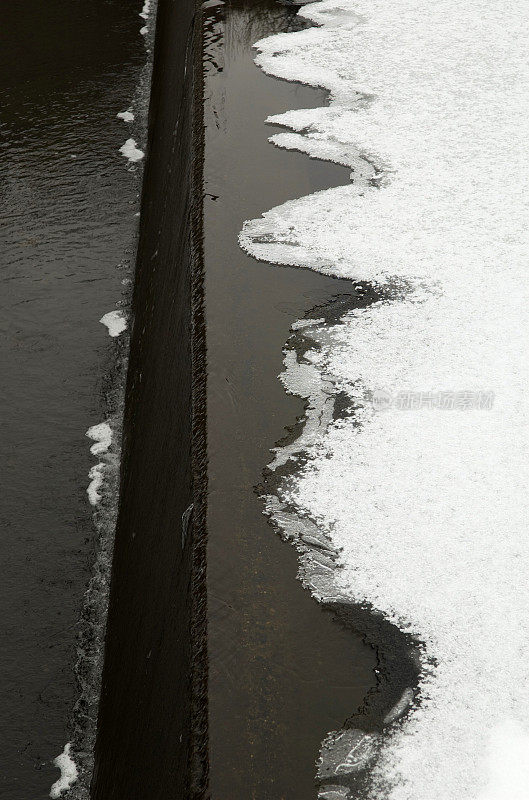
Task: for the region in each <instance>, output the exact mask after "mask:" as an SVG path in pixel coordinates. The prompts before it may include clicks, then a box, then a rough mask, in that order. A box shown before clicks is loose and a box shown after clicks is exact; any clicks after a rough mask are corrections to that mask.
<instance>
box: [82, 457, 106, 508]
mask: <svg viewBox="0 0 529 800" xmlns="http://www.w3.org/2000/svg"><path fill="white" fill-rule="evenodd" d="M104 469H105V464H104V463H103V462H101V463H99V464H95V465H94V466H93V467H92V468H91V470H90V472H89V473H88V477H89V478H90V483H89V484H88V488H87V490H86V493H87V495H88V500H89V502H90V505H92V506H96V505H97V504H98V503H99V501H100V500H101V495H100V493H99V490H100V488H101V486H102V485H103V470H104Z"/></svg>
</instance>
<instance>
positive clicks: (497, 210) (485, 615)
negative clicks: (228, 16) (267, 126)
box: [241, 0, 529, 800]
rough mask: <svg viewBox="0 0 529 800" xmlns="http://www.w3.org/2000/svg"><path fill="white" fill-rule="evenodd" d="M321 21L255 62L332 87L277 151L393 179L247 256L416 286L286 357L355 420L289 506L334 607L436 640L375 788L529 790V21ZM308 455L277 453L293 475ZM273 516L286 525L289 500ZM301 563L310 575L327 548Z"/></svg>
mask: <svg viewBox="0 0 529 800" xmlns="http://www.w3.org/2000/svg"><path fill="white" fill-rule="evenodd" d="M301 13H302V14H303V16H306V17H308V18H309V19H311V20H312V21H314V22H315V23H317V24H318V25H319V26H320V27H314V28H310V29H307V30H303V31H300V32H296V33H289V34H279V35H277V36H273V37H270V38H268V39H265V40H262V41H261V42H259V43H258V44H257V48H258V50H259V55H258V57H257V59H256V61H257V63H258V64H259V66H261V67H262V68H263V69H264V70H265V71H266V72H269V73H270V74H272V75H276V76H277V77H281V78H284V79H287V80H297V81H302V82H304V83H310V84H312V85H318V86H323V87H325V88H327V89H328V90H329V91H330V104H329V106H328V107H325V108H320V109H309V110H299V111H292V112H288V113H286V114H283V115H280V116H276V117H273V118H271V121H273V122H275V123H278V124H281V125H284V126H285V127H287V128H290V129H291V131H292V132H290V133H284V134H279V135H276V136H274V137H272V141H273V142H274V144H276V145H278V146H282V147H286V148H290V149H297V150H300V151H302V152H306V153H307V154H309V155H311V156H312V157H317V158H328V159H330V160H334V161H337V162H339V163H344V164H347V165H350V166H351V167H352V168H353V167H354V164H355V163H357V161H358V153H360V154H362V155H364V156H365V157H366V158H368V159H369V160H370V161H371V162H372V163H374V164H375V165H376V167H377V170H378V173H379V180H378V181H377V182H376V184H374V185H371V186H368V187H365V186H358V185H355V184H352V185H350V186H344V187H341V188H338V189H330V190H328V191H323V192H319V193H318V194H316V195H312V196H309V197H307V198H301V199H299V200H295V201H292V202H290V203H286V204H285V205H283V206H280V207H278V208H275V209H273V210H272V211H269V212H267V213H265V214H264V215H263V217H262V218H261V219H259V220H253V221H251V222H247V223H245V226H244V229H243V231H242V233H241V245H242V246H243V247H244V248H245V249H246V250H247V251H248V252H250V253H251V254H252V255H254V256H255V257H256V258H259V259H261V260H264V261H271V262H275V263H281V264H293V265H297V266H304V267H308V268H311V269H316V270H319V271H322V272H325V273H328V274H333V275H337V276H340V277H346V278H347V277H348V278H351V279H355V280H363V281H371V282H372V283H374V284H375V285H377V284H378V285H380V286H384V285H391V284H392V282H393V281H395V280H397V282H400V281H405V282H406V283H407V284H408V285H409V287H410V291H409V292H408V293H407V294H406V295H405V296H404V297H403V298H400V299H398V300H382V301H379V302H376V303H374V304H373V305H372V306H371V307H369V308H366V309H359V310H355V311H351V312H348V313H346V314H345V315H344V316H343V318H342V319H341V320H340V322H339V323H337V324H332V325H328V324H323V325H321V324H320V325H318V321H315V322H314V324H313V327H312V331H311V336H313V337H316V340H317V345H318V346H317V347H314V348H312V349H310V350H308V351H307V352H305V353H304V356H303V362H302V363H300V362H299V361H298V360H297V359H296V358H294V357H293V355H292V352H291V351H289V350H288V348H287V351H286V361H285V366H286V369H285V372H284V373H283V376H282V380H283V382H284V383H285V387H286V389H287V391H290V392H293V393H296V394H299V395H301V396H302V397H305V398H310V399H309V409H310V408H311V407H312V408H317V407H318V403H321V397H320V396H319V395H318V391H320V390H319V389H318V386H320V387H321V386H324V389H325V391H324V393H325V392H327V394H329V392H330V393H331V394H332V393H334V394H335V395H337V394H341V395H346V396H347V397H349V398H351V402H352V404H353V405H354V406H355V411H354V414H352V415H349V416H347V417H346V418H342V419H332V418H330V416H328V418H327V419H326V420H323V418H322V417H319V418H318V419H319V424H317V425H316V426H313V428H311V427H310V425H309V426H308V427H307V428H306V430H305V431H304V433H303V437H304V438H303V441H302V442H301V444H302V446H303V447H302V449H303V458H301V459H299V465H298V466H299V469H298V471H297V473H296V474H295V476H294V477H291V478H290V479H289V482H288V485H284V486H283V487H282V490H281V491H282V494H281V497H280V503H281V504H283V505H284V506H285V507H288V508H289V509H290V510H292V509H295V512H296V516H297V517H298V518H299V517H301V518H304V519H305V520H308V523H310V526H311V529H313V530H312V535H313V538H314V541H315V542H316V541H319V550H320V553H321V551H322V550H323V555H320V559H319V560H320V562H321V561H322V559H323V560H325V564H324V565H323V566H321V567H318V569H317V570H316V572H314V570H313V571H312V572H311V573H310V579H309V581H308V582H309V584H310V588H311V591H313V593H314V594H315V595H316V596H317V597H318V598H320V599H322V598H327V597H333V598H334V597H340V598H341V599H343V600H344V601H346V602H349V603H359V604H368V605H369V606H370V607H371V608H373V609H375V610H377V611H379V612H381V613H382V615H383V616H384V617H385V618H386V619H387V620H388V621H390V622H391V623H393V624H395V625H398V626H399V627H400V628H401V629H402V630H403V631H405V632H406V633H408V634H410V635H413V636H414V637H415V638H416V640H417V641H420V642H422V643H423V644H424V649H423V657H422V666H423V673H422V679H421V683H420V692H419V696H418V698H419V699H420V704H416V705H415V706H414V708H413V709H412V712H411V713H410V714H409V715H408V716H407V718H406V719H405V720H404V721H403V722H400V723H399V722H398V721H397V722H394V723H393V722H392V723H391V725H390V727H389V728H388V732H387V733H386V734H384V735H383V736H382V740H381V742H380V749H379V750H378V755H377V758H376V762H375V766H374V768H373V770H372V773H371V780H370V788H369V789H368V790H367V795H368V796H369V798H371V800H380V798H381V797H384V798H387V800H424V798H426V797H427V798H429V799H430V798H432V800H433V799H434V798H439V799H440V800H462V798H464V799H465V800H522V798H524V797H526V796H527V794H528V792H529V772H528V768H527V754H528V752H529V731H528V728H527V717H528V714H529V696H528V692H527V689H526V688H525V687H526V679H525V663H526V660H527V655H528V651H529V642H528V636H527V631H526V630H524V628H525V626H526V619H527V614H528V612H529V592H528V590H527V588H526V585H525V580H524V574H525V572H526V571H527V569H528V567H529V547H528V545H527V542H526V541H525V536H524V531H525V527H526V522H527V517H528V513H527V508H526V505H525V504H526V501H525V496H526V491H525V486H526V482H527V468H526V456H525V454H526V452H527V444H528V442H527V430H528V428H527V421H528V420H527V416H528V414H527V403H526V399H525V386H526V383H527V377H528V374H527V373H528V364H527V357H526V354H525V341H524V329H525V328H526V326H527V322H528V319H527V311H526V308H527V294H528V292H527V279H526V276H525V270H526V266H525V264H526V253H527V245H528V241H527V233H526V225H525V222H524V220H526V218H527V200H526V197H525V196H524V193H525V189H524V186H525V183H526V181H527V167H526V165H525V162H526V160H524V158H523V154H524V152H525V148H526V141H527V135H528V133H529V130H528V127H529V123H528V120H529V114H528V112H529V108H528V99H527V98H528V92H527V90H528V88H529V71H528V67H527V63H526V58H525V54H526V52H527V45H528V41H527V39H528V36H527V33H526V32H525V31H526V30H527V22H528V21H529V20H528V19H527V12H526V11H524V10H523V9H522V8H520V7H516V8H513V7H512V6H511V5H509V4H507V3H505V2H501V1H500V0H496V1H495V2H493V3H489V4H484V3H481V2H471V3H470V4H467V5H466V6H465V7H464V8H461V7H460V6H459V5H458V4H456V3H455V2H453V0H444V2H441V3H438V4H436V5H435V6H433V7H432V6H431V5H429V4H425V3H424V2H419V1H418V0H406V1H405V2H404V3H402V4H400V5H399V6H398V7H394V6H393V4H390V3H388V2H387V0H375V2H369V3H368V2H363V1H362V0H359V2H352V0H340V1H339V2H338V3H332V2H327V1H326V2H321V3H315V4H311V5H310V6H308V7H305V8H304V9H303V10H302V12H301ZM320 394H321V391H320ZM376 396H378V397H381V396H382V397H383V398H386V399H387V398H390V399H394V398H398V397H402V396H404V397H408V399H409V402H408V405H406V404H404V406H403V405H402V403H401V404H400V405H399V404H398V403H395V402H389V403H387V404H386V405H385V406H384V405H383V406H382V407H381V406H380V405H379V406H377V405H376V404H374V403H373V398H374V397H376ZM318 398H319V399H318ZM311 403H312V406H311ZM324 405H325V404H324ZM322 407H323V406H322ZM309 418H310V414H309ZM288 448H290V449H288ZM298 449H299V448H298ZM292 458H296V453H295V448H294V449H293V447H292V446H291V445H289V446H286V447H285V448H284V450H283V452H282V451H281V449H279V450H276V454H275V459H274V462H272V464H271V465H270V468H271V469H274V468H275V467H280V466H281V464H284V463H285V462H286V461H287V460H292ZM267 504H268V513H272V514H275V516H276V522H277V524H278V525H279V527H281V528H282V530H283V532H284V534H285V535H286V533H285V532H286V531H287V532H288V522H287V521H286V520H285V519H283V520H281V519H280V516H279V515H280V514H281V513H282V512H283V509H282V508H278V507H277V497H276V498H270V497H268V499H267ZM296 535H297V534H296ZM294 538H295V537H294ZM326 551H330V553H329V552H326ZM331 555H332V557H331ZM311 558H312V556H311ZM301 559H302V574H303V575H304V576H305V578H304V579H305V580H306V575H307V574H308V573H307V569H306V561H307V555H306V548H305V550H303V551H302V555H301ZM303 559H305V561H304V560H303ZM311 569H312V567H311ZM309 572H310V571H309ZM321 576H323V577H321ZM499 664H501V665H502V670H501V671H499V670H498V665H499ZM328 743H329V740H328V742H327V744H328ZM335 744H336V746H337V747H338V743H337V742H335ZM350 744H351V753H353V750H354V749H355V748H357V746H358V742H354V743H353V742H352V741H351V742H350ZM342 745H343V742H342V743H341V744H340V745H339V746H340V747H341V746H342ZM326 746H327V745H326ZM332 747H333V745H332V742H331V750H332ZM365 753H366V754H367V755H366V758H372V754H371V755H370V754H369V748H367V750H365ZM354 760H355V759H354V758H351V759H350V761H351V763H352V762H354ZM347 763H349V762H347V758H346V760H345V761H343V763H342V766H343V764H346V765H347ZM337 766H338V767H339V766H340V764H338V765H337ZM342 771H343V770H342ZM333 791H334V792H335V795H333V796H336V797H344V798H346V797H351V796H352V795H351V794H349V793H348V790H347V789H346V788H343V786H342V787H340V784H339V783H337V784H336V786H333V785H332V784H330V785H329V786H328V787H327V788H326V789H322V792H321V793H320V796H321V797H322V798H323V797H327V796H329V797H330V796H331V794H332V792H333ZM325 792H327V794H325ZM329 792H330V793H331V794H328V793H329Z"/></svg>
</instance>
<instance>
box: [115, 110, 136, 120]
mask: <svg viewBox="0 0 529 800" xmlns="http://www.w3.org/2000/svg"><path fill="white" fill-rule="evenodd" d="M116 117H118V119H122V120H123V122H133V120H134V114H133V113H132V111H130V109H129V110H128V111H119V112H118V113H117V114H116Z"/></svg>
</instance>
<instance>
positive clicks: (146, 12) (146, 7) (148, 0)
mask: <svg viewBox="0 0 529 800" xmlns="http://www.w3.org/2000/svg"><path fill="white" fill-rule="evenodd" d="M150 12H151V0H145V3H144V4H143V8H142V10H141V11H140V17H141V18H142V19H148V17H149V14H150Z"/></svg>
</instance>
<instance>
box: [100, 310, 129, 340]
mask: <svg viewBox="0 0 529 800" xmlns="http://www.w3.org/2000/svg"><path fill="white" fill-rule="evenodd" d="M99 322H101V323H102V324H103V325H106V327H107V328H108V333H109V335H110V336H119V335H120V333H123V331H125V330H127V318H126V317H125V315H124V313H123V311H119V310H118V311H109V312H108V314H105V315H104V316H103V317H101V319H100V320H99Z"/></svg>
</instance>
